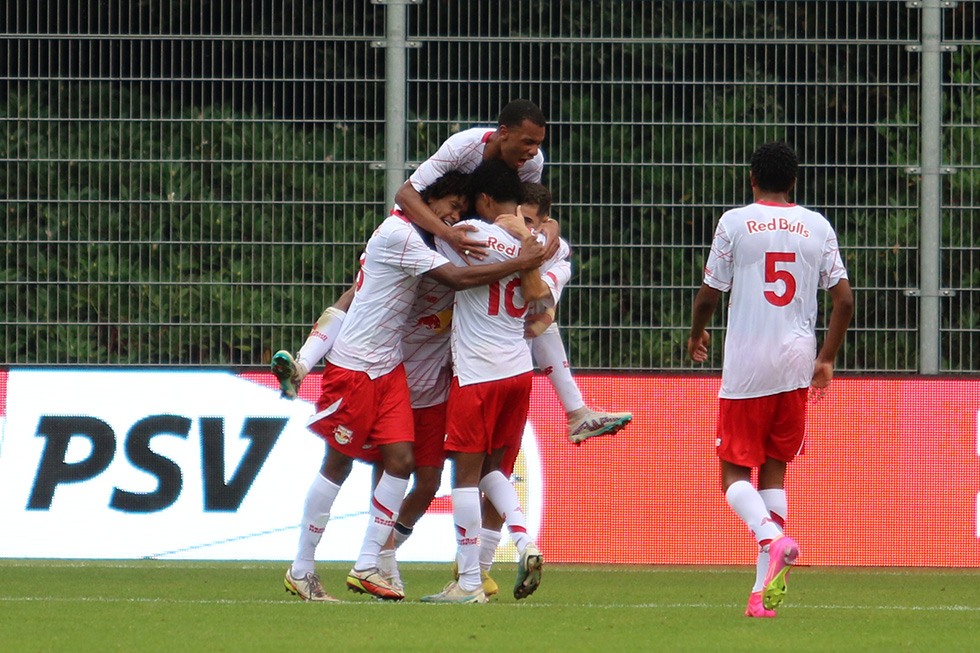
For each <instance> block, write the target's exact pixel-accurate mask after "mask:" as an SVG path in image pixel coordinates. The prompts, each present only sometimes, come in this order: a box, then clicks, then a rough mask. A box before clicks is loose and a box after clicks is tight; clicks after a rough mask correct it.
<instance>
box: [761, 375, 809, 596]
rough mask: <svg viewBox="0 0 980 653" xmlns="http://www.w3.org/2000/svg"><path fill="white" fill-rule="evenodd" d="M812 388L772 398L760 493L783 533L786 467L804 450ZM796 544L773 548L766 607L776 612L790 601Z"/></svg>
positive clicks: (787, 540) (782, 542) (782, 541)
mask: <svg viewBox="0 0 980 653" xmlns="http://www.w3.org/2000/svg"><path fill="white" fill-rule="evenodd" d="M807 392H808V388H799V389H797V390H791V391H789V392H782V393H779V394H778V395H774V396H773V397H772V402H773V404H774V411H773V420H772V425H771V427H770V429H769V437H768V438H766V441H765V454H766V458H765V462H764V463H763V464H762V465H761V466H760V467H759V491H760V492H759V493H760V495H761V496H762V497H763V501H764V502H765V504H766V509H767V511H768V512H769V515H770V518H771V519H772V520H773V521H774V522H776V523H777V524H779V527H780V530H783V529H784V527H785V523H786V505H787V504H786V493H785V491H784V490H783V487H784V486H783V483H784V481H785V478H786V465H787V464H788V463H789V462H791V461H792V460H793V459H794V458H795V457H796V456H797V455H798V454H799V453H800V452H801V451H802V450H803V439H804V433H805V431H806V400H807ZM799 553H800V547H799V545H798V544H797V543H796V541H795V540H794V539H793V538H791V537H789V536H786V535H784V536H783V537H781V538H779V539H778V540H775V541H773V542H772V543H771V544H770V545H769V568H768V570H767V572H766V578H765V581H764V583H765V587H764V589H763V591H762V603H763V605H764V606H765V608H767V609H770V610H772V609H775V608H776V607H777V606H778V605H779V604H780V603H782V602H783V600H784V599H785V598H786V579H787V577H788V575H789V572H790V568H791V566H792V565H793V563H794V562H796V558H797V556H799Z"/></svg>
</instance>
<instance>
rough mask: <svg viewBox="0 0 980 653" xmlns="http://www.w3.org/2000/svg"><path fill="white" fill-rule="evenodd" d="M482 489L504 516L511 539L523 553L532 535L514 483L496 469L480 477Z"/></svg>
mask: <svg viewBox="0 0 980 653" xmlns="http://www.w3.org/2000/svg"><path fill="white" fill-rule="evenodd" d="M480 490H481V491H482V492H483V493H484V494H486V495H487V498H488V499H489V500H490V503H492V504H493V507H494V508H496V509H497V512H499V513H500V516H501V517H503V518H504V523H506V524H507V530H509V531H510V539H511V540H513V541H514V546H516V547H517V550H518V551H520V552H521V553H523V552H524V547H526V546H527V545H528V544H529V543H530V542H531V536H530V535H528V534H527V520H526V519H525V518H524V511H523V510H522V509H521V500H520V499H519V498H518V496H517V490H515V489H514V485H513V484H512V483H511V482H510V481H508V480H507V477H506V476H504V475H503V473H502V472H500V471H499V470H496V471H492V472H490V473H489V474H487V475H486V476H484V477H483V478H482V479H480Z"/></svg>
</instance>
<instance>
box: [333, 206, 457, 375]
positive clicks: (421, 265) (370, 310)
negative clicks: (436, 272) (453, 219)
mask: <svg viewBox="0 0 980 653" xmlns="http://www.w3.org/2000/svg"><path fill="white" fill-rule="evenodd" d="M448 262H449V261H448V260H447V259H446V257H444V256H442V255H441V254H439V253H438V252H436V251H434V250H433V249H431V248H429V246H428V245H426V244H425V241H424V240H422V236H421V235H419V232H418V231H417V230H416V229H415V227H414V226H413V225H412V223H411V222H410V221H409V220H408V218H406V217H404V216H402V215H392V216H389V217H388V218H387V219H385V221H384V222H382V223H381V226H379V227H378V228H377V229H376V230H375V232H374V234H373V235H372V236H371V238H370V240H368V242H367V246H366V247H365V248H364V253H363V254H362V255H361V269H360V270H359V271H358V273H357V281H356V284H355V286H356V290H355V292H354V300H353V302H352V303H351V306H350V308H349V309H348V310H347V317H346V318H344V324H343V326H342V327H341V329H340V333H339V334H338V335H337V340H336V342H335V343H334V346H333V349H331V350H330V352H329V353H328V354H327V360H329V361H330V362H331V363H333V364H334V365H338V366H340V367H344V368H346V369H349V370H359V371H362V372H367V374H368V376H370V377H371V378H372V379H376V378H378V377H379V376H381V375H383V374H387V373H388V372H390V371H392V370H393V369H395V368H396V367H398V365H399V363H401V362H402V338H403V337H404V335H405V323H406V321H407V320H408V317H409V314H410V313H411V312H412V306H413V304H414V303H415V296H416V291H417V289H418V286H419V281H420V275H422V274H425V273H426V272H428V271H429V270H433V269H435V268H437V267H440V266H442V265H445V264H446V263H448Z"/></svg>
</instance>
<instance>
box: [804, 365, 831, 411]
mask: <svg viewBox="0 0 980 653" xmlns="http://www.w3.org/2000/svg"><path fill="white" fill-rule="evenodd" d="M833 378H834V364H833V363H827V362H825V361H819V360H818V361H817V362H816V363H814V365H813V379H812V380H811V381H810V392H809V393H808V394H807V399H808V400H809V401H812V402H814V403H816V402H818V401H820V400H821V399H823V398H824V397H826V396H827V392H829V391H830V382H831V380H833Z"/></svg>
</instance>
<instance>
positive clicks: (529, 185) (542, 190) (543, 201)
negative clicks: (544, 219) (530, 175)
mask: <svg viewBox="0 0 980 653" xmlns="http://www.w3.org/2000/svg"><path fill="white" fill-rule="evenodd" d="M552 201H553V200H552V198H551V191H550V190H548V188H547V187H546V186H544V185H542V184H535V183H534V182H531V181H525V182H524V183H523V184H521V204H534V205H535V206H537V207H538V215H541V216H545V215H549V214H550V213H551V203H552Z"/></svg>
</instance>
